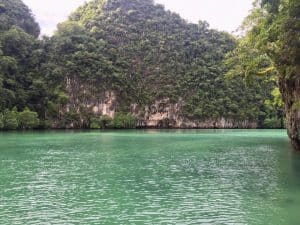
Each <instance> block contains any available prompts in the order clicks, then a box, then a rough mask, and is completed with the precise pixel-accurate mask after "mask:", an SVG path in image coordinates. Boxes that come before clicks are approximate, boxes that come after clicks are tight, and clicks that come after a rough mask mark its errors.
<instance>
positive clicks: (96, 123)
mask: <svg viewBox="0 0 300 225" xmlns="http://www.w3.org/2000/svg"><path fill="white" fill-rule="evenodd" d="M90 129H101V125H100V119H99V118H95V117H94V118H91V121H90Z"/></svg>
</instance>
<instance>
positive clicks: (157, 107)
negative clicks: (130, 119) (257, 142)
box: [132, 98, 258, 128]
mask: <svg viewBox="0 0 300 225" xmlns="http://www.w3.org/2000/svg"><path fill="white" fill-rule="evenodd" d="M134 106H135V107H132V108H133V110H132V113H133V114H135V115H136V116H137V117H138V118H139V122H138V127H141V128H257V127H258V123H257V122H255V121H235V120H232V119H226V118H216V119H204V120H197V119H188V118H184V117H183V116H181V109H182V107H183V106H184V101H183V100H182V99H179V101H178V102H177V103H171V102H170V100H169V99H168V98H165V99H161V100H157V101H155V103H154V104H152V105H150V106H146V107H145V114H144V116H143V117H139V116H138V111H137V110H136V108H137V107H136V105H134Z"/></svg>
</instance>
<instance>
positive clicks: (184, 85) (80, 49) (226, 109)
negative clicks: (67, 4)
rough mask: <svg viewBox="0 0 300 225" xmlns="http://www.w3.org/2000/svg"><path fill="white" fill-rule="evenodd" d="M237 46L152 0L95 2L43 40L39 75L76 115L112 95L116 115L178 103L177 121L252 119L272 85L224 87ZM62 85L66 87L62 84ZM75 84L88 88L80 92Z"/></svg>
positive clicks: (231, 83) (234, 82)
mask: <svg viewBox="0 0 300 225" xmlns="http://www.w3.org/2000/svg"><path fill="white" fill-rule="evenodd" d="M235 46H236V41H235V39H234V38H233V37H232V36H230V35H229V34H227V33H224V32H218V31H215V30H211V29H209V27H208V24H207V23H206V22H199V24H190V23H187V22H186V21H185V20H183V19H182V18H180V17H179V16H178V15H177V14H175V13H171V12H169V11H166V10H165V9H164V7H163V6H162V5H155V4H154V3H153V1H151V0H135V1H130V2H129V1H127V0H108V1H103V0H93V1H90V2H88V3H86V4H85V5H84V6H82V7H80V8H79V9H78V10H76V11H75V12H74V13H73V14H72V15H71V16H70V18H69V20H68V21H66V22H64V23H61V24H60V25H59V26H58V30H57V31H56V33H55V35H54V36H53V37H52V38H51V39H50V40H49V42H48V48H47V49H48V58H49V60H48V61H47V63H46V64H44V67H45V68H47V70H46V72H45V77H46V79H47V82H48V83H49V88H50V89H51V88H53V90H57V88H59V90H60V91H61V92H65V93H66V95H67V96H69V98H68V100H67V101H68V103H70V105H71V106H72V107H74V110H78V109H80V108H81V106H80V104H81V103H82V102H86V100H87V99H93V98H95V97H96V95H97V93H101V92H104V91H114V92H115V93H117V101H118V106H117V111H122V112H124V113H130V105H131V104H132V103H137V104H138V105H139V107H140V108H143V106H145V105H150V104H152V103H154V102H155V100H159V99H164V98H169V99H170V100H171V102H174V103H175V102H178V101H179V99H182V100H183V102H185V105H184V106H183V110H182V112H181V115H182V116H184V117H189V118H191V119H207V118H220V117H230V118H238V119H241V120H243V119H253V120H257V119H258V117H259V115H260V114H261V112H262V111H263V110H264V101H265V100H266V99H268V98H269V97H271V96H270V91H271V90H272V89H273V86H274V84H273V83H272V82H270V83H268V82H261V80H257V81H255V82H254V84H253V85H252V86H251V87H247V86H246V85H244V84H243V81H242V80H241V79H239V78H235V79H233V80H231V81H225V79H224V74H225V73H226V70H227V67H226V66H225V65H224V64H223V60H224V58H225V55H226V54H227V53H228V52H229V51H231V50H233V49H234V47H235ZM249 57H250V56H249ZM261 61H263V59H261ZM257 63H261V62H257ZM65 81H67V84H66V85H67V86H68V88H65V87H63V86H62V85H61V84H62V83H65ZM78 84H81V85H82V86H85V87H87V90H85V92H84V93H82V91H81V89H80V88H79V87H78ZM52 93H55V92H54V91H53V92H52ZM99 98H100V97H99ZM58 101H59V100H58V97H57V96H56V97H55V96H53V102H55V103H57V102H58ZM78 102H79V103H78ZM62 105H63V104H62ZM60 108H61V106H60ZM80 113H81V112H79V114H80ZM116 126H117V127H119V125H118V124H117V125H116Z"/></svg>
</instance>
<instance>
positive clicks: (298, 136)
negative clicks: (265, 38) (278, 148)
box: [279, 72, 300, 151]
mask: <svg viewBox="0 0 300 225" xmlns="http://www.w3.org/2000/svg"><path fill="white" fill-rule="evenodd" d="M299 73H300V72H299ZM299 73H298V74H299ZM279 84H280V91H281V93H282V97H283V100H284V103H285V112H286V118H287V130H288V135H289V137H290V139H291V143H292V145H293V147H294V148H295V149H296V150H298V151H300V77H299V75H298V76H296V78H295V79H288V78H284V77H281V79H280V80H279Z"/></svg>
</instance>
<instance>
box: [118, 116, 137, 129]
mask: <svg viewBox="0 0 300 225" xmlns="http://www.w3.org/2000/svg"><path fill="white" fill-rule="evenodd" d="M112 127H113V128H117V129H124V128H126V129H128V128H136V119H135V117H134V116H132V115H131V114H124V113H117V114H116V115H115V117H114V119H113V121H112Z"/></svg>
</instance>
